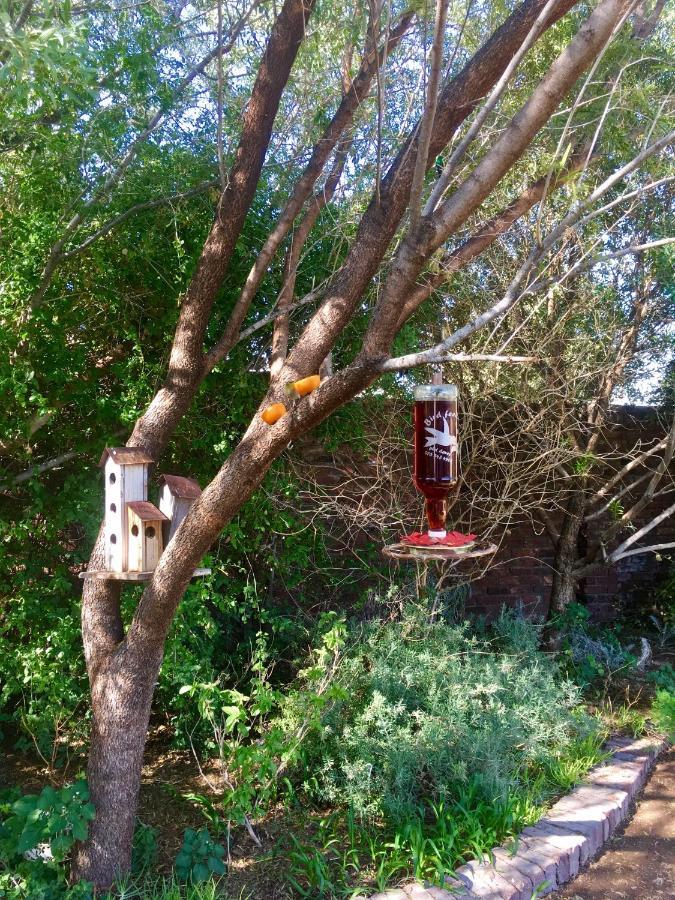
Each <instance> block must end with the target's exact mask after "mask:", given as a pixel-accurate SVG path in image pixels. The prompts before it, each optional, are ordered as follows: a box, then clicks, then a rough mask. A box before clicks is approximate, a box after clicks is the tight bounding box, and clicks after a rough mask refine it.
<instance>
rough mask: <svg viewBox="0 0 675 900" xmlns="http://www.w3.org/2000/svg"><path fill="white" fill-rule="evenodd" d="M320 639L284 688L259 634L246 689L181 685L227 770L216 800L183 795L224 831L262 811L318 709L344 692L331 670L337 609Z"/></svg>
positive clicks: (340, 637)
mask: <svg viewBox="0 0 675 900" xmlns="http://www.w3.org/2000/svg"><path fill="white" fill-rule="evenodd" d="M317 630H318V644H317V646H316V647H315V648H313V649H312V650H310V651H309V653H308V658H307V659H306V666H305V668H304V669H302V670H300V671H299V672H298V674H297V678H296V680H295V682H294V683H293V684H292V685H291V686H290V687H289V688H288V689H287V690H286V691H285V692H282V691H280V690H276V689H274V688H273V687H272V685H271V683H270V675H271V672H272V665H273V661H272V658H271V654H270V648H269V645H268V643H267V641H266V640H265V637H264V635H263V634H262V633H260V634H258V636H257V644H256V647H255V649H254V653H253V656H252V658H251V660H250V661H249V663H248V666H247V668H248V669H249V673H250V674H249V678H248V694H243V693H241V692H240V691H238V690H233V689H231V688H223V686H222V684H221V683H220V682H218V681H216V682H210V683H197V684H191V685H183V687H182V688H181V691H180V692H181V693H182V694H183V695H186V696H189V697H191V698H192V699H193V702H195V705H196V707H197V710H198V712H199V715H200V717H201V721H202V724H203V725H205V726H206V727H207V729H208V730H210V732H211V736H212V737H211V741H209V742H207V746H209V747H213V748H214V749H215V750H216V751H217V754H218V756H219V758H220V761H221V768H222V770H223V771H225V772H227V773H228V776H227V781H226V783H225V784H224V786H223V795H222V798H221V799H220V802H219V803H217V804H214V802H213V801H212V800H209V799H207V798H205V797H202V796H200V795H197V794H190V795H188V797H187V798H188V799H190V800H191V801H193V802H196V803H197V804H198V805H199V806H200V807H201V808H202V811H203V812H204V814H205V816H206V817H207V819H208V820H209V822H210V824H211V825H212V826H213V827H215V828H218V829H219V830H224V828H225V825H226V821H228V822H229V821H231V820H234V821H235V822H237V823H243V822H244V821H245V820H246V819H248V818H251V817H253V816H254V815H261V814H262V813H264V812H265V811H266V810H267V809H268V808H269V806H270V804H271V803H272V801H273V800H274V799H275V798H276V797H277V794H278V791H279V789H280V787H285V786H286V785H285V783H283V782H282V774H283V772H284V771H285V770H286V769H287V768H288V767H289V766H290V765H292V764H293V763H294V762H295V761H296V760H297V759H298V758H299V757H300V754H301V747H302V742H303V739H304V737H305V735H306V734H307V732H308V731H309V730H310V729H312V728H316V727H318V725H319V723H320V720H321V715H322V712H323V710H324V709H325V708H326V706H327V705H329V704H330V703H331V702H333V701H334V700H335V699H336V698H337V697H343V696H344V694H343V692H342V691H341V690H340V689H338V688H336V686H335V685H334V684H333V680H332V676H333V672H334V669H335V667H336V665H337V663H338V660H339V654H340V651H341V648H342V645H343V643H344V636H345V626H344V623H343V622H342V621H341V620H339V619H337V618H336V617H335V615H330V614H327V615H326V616H324V617H323V618H322V619H321V621H320V624H319V627H318V629H317Z"/></svg>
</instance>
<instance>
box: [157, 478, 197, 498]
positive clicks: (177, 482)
mask: <svg viewBox="0 0 675 900" xmlns="http://www.w3.org/2000/svg"><path fill="white" fill-rule="evenodd" d="M159 483H160V484H165V485H166V486H167V487H168V489H169V490H170V491H171V493H172V494H173V496H174V497H179V498H180V499H181V500H195V499H196V498H197V497H199V496H200V495H201V492H202V489H201V488H200V487H199V485H198V484H197V482H196V481H195V480H194V478H185V477H184V476H183V475H162V477H161V478H160V479H159Z"/></svg>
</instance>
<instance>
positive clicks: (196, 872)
mask: <svg viewBox="0 0 675 900" xmlns="http://www.w3.org/2000/svg"><path fill="white" fill-rule="evenodd" d="M208 877H209V867H208V866H207V865H205V864H204V863H197V864H196V865H194V866H193V867H192V878H193V879H194V881H206V880H207V878H208Z"/></svg>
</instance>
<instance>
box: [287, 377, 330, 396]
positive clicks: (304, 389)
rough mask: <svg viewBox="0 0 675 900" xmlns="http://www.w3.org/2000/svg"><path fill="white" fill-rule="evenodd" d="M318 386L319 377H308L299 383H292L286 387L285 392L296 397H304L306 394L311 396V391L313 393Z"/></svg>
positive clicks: (301, 379)
mask: <svg viewBox="0 0 675 900" xmlns="http://www.w3.org/2000/svg"><path fill="white" fill-rule="evenodd" d="M320 384H321V376H320V375H308V376H307V378H300V380H299V381H293V382H291V383H290V384H288V385H286V390H287V393H289V394H292V393H293V392H295V393H296V394H297V395H298V397H305V396H306V395H307V394H311V393H312V391H315V390H316V389H317V388H318V386H319V385H320Z"/></svg>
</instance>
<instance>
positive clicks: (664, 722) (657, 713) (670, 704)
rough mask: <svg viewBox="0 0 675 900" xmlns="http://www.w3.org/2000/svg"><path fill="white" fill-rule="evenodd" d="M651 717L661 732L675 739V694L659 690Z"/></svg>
mask: <svg viewBox="0 0 675 900" xmlns="http://www.w3.org/2000/svg"><path fill="white" fill-rule="evenodd" d="M651 717H652V719H653V720H654V722H655V724H656V727H657V728H658V729H659V730H660V731H663V732H664V733H665V734H667V735H668V737H669V738H670V739H671V740H672V739H673V738H675V692H673V691H670V690H662V689H659V690H657V692H656V699H655V700H654V703H653V705H652V711H651Z"/></svg>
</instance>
